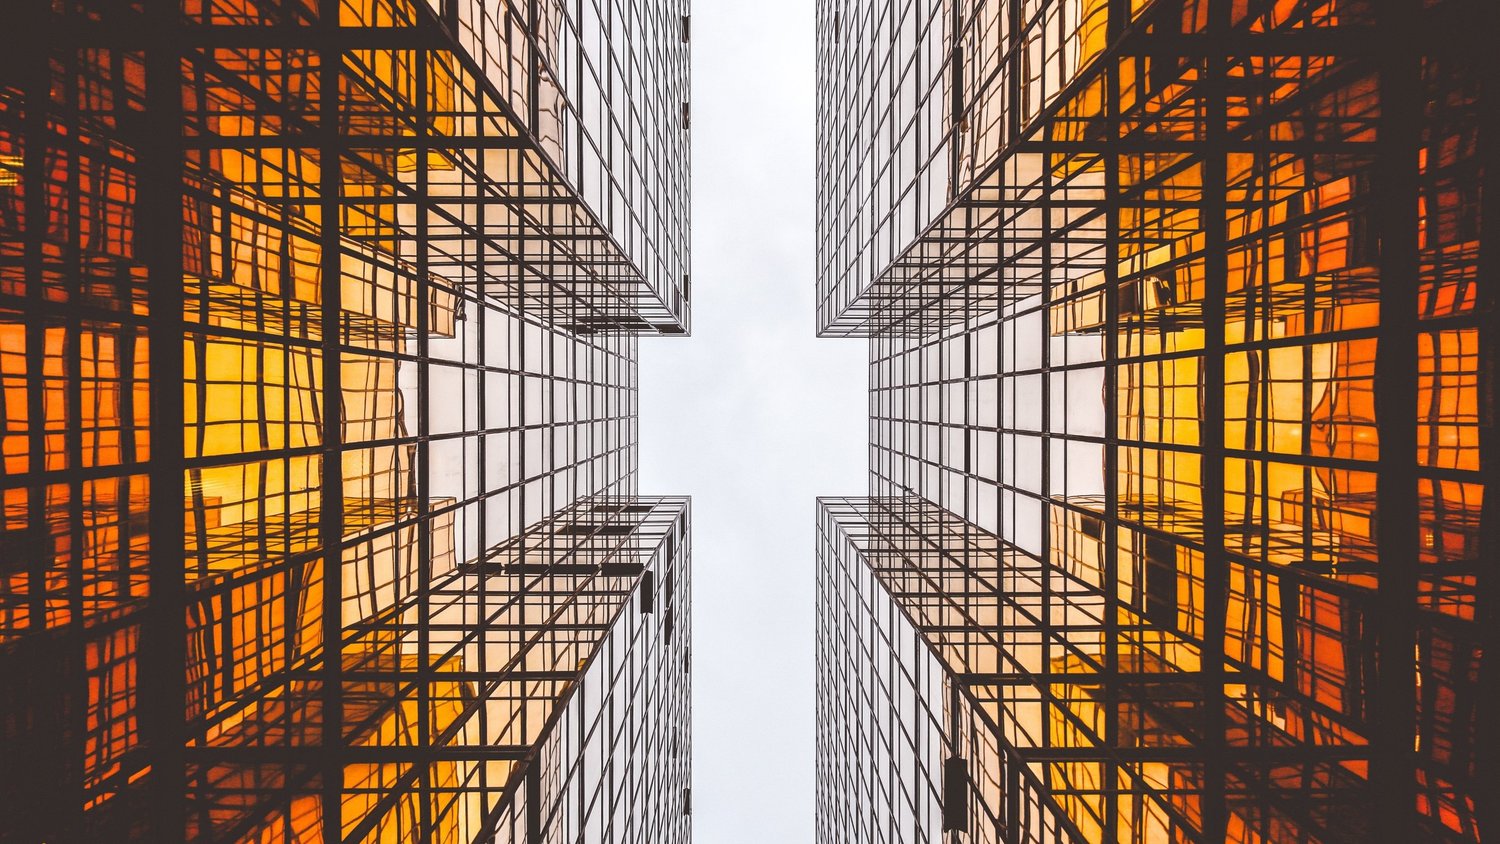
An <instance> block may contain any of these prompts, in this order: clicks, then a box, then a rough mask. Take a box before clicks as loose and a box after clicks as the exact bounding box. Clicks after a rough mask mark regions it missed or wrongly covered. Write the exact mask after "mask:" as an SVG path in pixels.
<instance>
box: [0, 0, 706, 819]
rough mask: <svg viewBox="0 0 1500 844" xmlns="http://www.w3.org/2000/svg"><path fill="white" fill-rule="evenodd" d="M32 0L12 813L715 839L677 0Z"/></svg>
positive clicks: (8, 225) (6, 345) (18, 162)
mask: <svg viewBox="0 0 1500 844" xmlns="http://www.w3.org/2000/svg"><path fill="white" fill-rule="evenodd" d="M15 15H16V20H15V21H14V23H15V26H14V27H8V28H7V30H6V32H5V33H4V34H3V35H0V55H3V59H0V461H3V467H4V471H3V474H0V491H3V494H4V501H3V510H0V673H3V674H4V676H5V677H6V678H7V680H6V682H5V684H4V690H3V691H0V755H3V756H5V757H6V758H10V759H19V758H36V759H38V760H39V763H38V765H37V766H36V767H35V768H34V769H23V768H21V767H20V766H7V767H6V770H5V771H4V772H3V773H0V841H4V842H6V844H10V842H12V841H14V842H20V844H40V842H43V841H45V842H52V844H56V842H74V841H77V842H83V841H106V840H107V841H124V840H149V841H153V842H156V841H160V842H170V841H177V840H182V841H202V842H248V841H255V842H260V843H261V844H269V842H276V841H286V842H292V841H296V842H311V841H321V842H344V841H347V842H363V841H382V842H445V843H446V842H472V841H486V842H488V841H491V840H517V841H523V840H524V841H528V842H531V841H542V840H547V841H551V840H558V841H561V840H563V839H562V838H561V837H559V836H564V835H566V836H568V840H575V839H576V838H577V837H578V836H579V835H582V834H583V833H582V832H577V831H576V830H587V831H588V832H589V834H590V835H593V836H594V837H592V838H590V839H589V840H598V841H620V842H626V841H678V840H685V838H686V836H687V835H688V834H689V828H688V821H687V815H686V809H687V805H686V801H687V799H688V793H687V791H686V789H687V787H688V784H687V776H688V774H687V772H688V763H687V759H688V756H687V752H686V748H687V746H688V737H687V730H688V723H687V689H688V684H687V679H686V671H687V667H688V662H687V657H686V652H687V647H688V612H687V607H686V601H687V591H686V590H687V583H688V577H689V575H688V550H687V548H688V538H687V536H688V515H687V512H686V501H685V500H684V499H642V498H639V497H638V496H637V495H636V484H637V475H636V464H635V460H636V456H635V455H636V448H635V444H636V387H635V385H636V357H637V354H636V349H637V337H638V336H639V335H643V334H646V335H654V334H663V333H665V334H679V333H684V332H686V330H687V328H688V303H687V296H686V293H687V291H686V283H687V270H686V267H687V260H688V257H687V252H686V249H687V223H688V219H687V201H686V196H687V193H686V191H687V189H688V185H687V180H686V178H685V167H686V164H685V162H686V160H687V155H686V149H687V134H686V125H685V117H686V86H687V47H686V17H685V16H686V4H685V3H680V2H667V0H661V2H635V3H628V4H620V3H616V4H610V5H609V6H608V8H607V9H602V8H601V7H599V6H597V5H593V4H579V3H573V4H568V5H567V6H566V7H564V6H563V5H562V4H558V3H551V2H531V3H526V4H507V3H500V4H496V3H482V4H481V3H478V2H473V3H468V2H454V1H453V0H449V1H448V2H437V3H430V4H429V3H420V2H411V0H190V2H186V3H163V2H156V0H140V2H128V3H114V2H93V0H68V2H62V3H52V2H33V0H26V1H25V2H22V3H20V4H19V5H18V8H17V9H16V10H15ZM21 41H26V42H28V43H25V44H22V43H20V42H21ZM673 168H677V169H673ZM674 590H675V592H674ZM642 595H649V597H641V596H642ZM653 606H654V607H656V608H657V609H655V611H654V614H653V613H651V612H649V609H650V608H651V607H653ZM642 608H646V609H645V611H643V609H642ZM674 627H675V628H676V629H677V630H678V631H679V632H677V633H676V635H675V637H674V636H673V634H672V632H671V631H672V630H673V629H674ZM620 684H623V685H620ZM617 685H619V686H620V687H619V688H617ZM601 700H605V701H609V702H610V707H611V708H610V709H609V710H608V712H609V713H611V714H610V718H608V719H602V718H601V716H600V714H599V712H600V710H598V709H597V708H596V704H597V702H598V701H601ZM601 725H603V726H601ZM568 730H577V731H578V733H577V735H576V736H574V735H573V734H571V733H568V734H566V735H565V734H564V733H565V732H566V731H568ZM663 748H670V749H671V751H672V752H667V751H665V750H664V749H663ZM600 758H603V759H604V760H605V761H604V762H600V761H599V760H600ZM544 780H545V781H547V782H548V783H549V785H548V786H547V788H551V789H554V791H555V792H556V794H555V795H554V796H553V797H548V798H547V799H548V800H551V801H553V802H554V803H556V805H554V806H552V808H549V809H547V811H545V812H543V813H542V814H541V815H539V816H538V815H536V814H535V812H533V813H532V814H530V815H527V814H525V813H524V811H523V813H522V815H520V816H519V817H520V818H521V820H520V821H519V823H520V826H517V825H516V823H512V824H511V827H509V828H507V830H508V831H507V832H506V834H515V835H519V836H521V837H519V838H515V839H510V838H506V837H505V836H504V835H502V830H501V818H502V816H505V815H506V813H507V812H511V813H514V812H515V811H517V810H516V808H515V807H517V806H523V807H524V806H541V805H543V802H544V801H540V800H531V801H530V802H528V798H527V790H526V789H527V786H526V785H525V783H526V782H533V781H534V782H542V781H544ZM549 793H550V792H547V791H546V790H545V789H544V790H543V794H544V795H546V794H549ZM557 795H562V796H567V797H568V799H569V800H573V799H574V797H573V796H574V795H578V797H577V807H576V810H575V806H574V804H573V803H568V804H567V805H563V803H562V802H558V801H560V800H561V799H562V798H561V797H559V796H557ZM585 797H586V798H587V800H585V799H584V798H585ZM549 805H550V804H549ZM570 830H572V831H570ZM599 830H603V831H602V832H599ZM595 833H597V834H595ZM547 836H552V837H547ZM601 836H602V837H601Z"/></svg>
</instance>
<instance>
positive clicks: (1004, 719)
mask: <svg viewBox="0 0 1500 844" xmlns="http://www.w3.org/2000/svg"><path fill="white" fill-rule="evenodd" d="M1486 14H1487V13H1486V12H1483V11H1481V9H1480V8H1479V7H1478V6H1476V5H1475V4H1469V3H1465V2H1461V1H1460V0H1433V2H1395V3H1371V2H1366V0H1276V2H1272V1H1271V0H1264V2H1262V0H988V2H978V1H977V0H976V2H958V1H957V0H954V2H938V1H937V0H933V1H932V2H915V3H911V4H905V5H902V6H897V7H892V6H890V5H888V4H877V3H870V2H860V1H858V0H847V1H843V0H827V2H823V3H821V4H820V6H819V24H818V26H819V30H818V43H819V97H820V106H819V127H820V135H819V142H818V143H819V155H820V167H819V172H820V174H821V176H820V184H819V196H818V207H819V214H820V219H819V231H820V238H821V240H820V253H819V280H818V284H819V315H818V325H819V329H820V331H821V332H822V333H823V334H824V335H826V336H852V337H864V338H869V339H868V342H869V345H870V405H869V406H870V494H871V495H872V496H874V498H871V499H861V500H851V501H842V502H833V501H829V502H824V504H823V505H822V507H821V509H820V513H821V515H820V524H821V525H822V526H823V530H822V536H823V538H822V539H821V540H820V586H819V594H820V598H819V607H820V611H821V612H822V613H823V616H824V617H823V618H822V620H821V621H820V630H819V655H820V657H819V658H820V669H819V682H820V692H819V718H820V728H819V742H820V745H819V747H820V757H819V779H820V794H819V824H820V833H819V834H820V840H822V841H830V842H831V841H875V840H890V841H896V840H905V841H917V840H923V841H925V840H938V839H937V836H938V835H939V834H940V833H941V832H942V829H940V828H939V826H938V824H939V821H936V820H933V818H934V817H940V816H942V815H943V814H944V812H947V811H951V812H952V813H954V815H955V816H954V817H952V818H949V820H950V821H952V825H951V826H949V827H945V828H946V829H950V830H951V831H952V832H950V833H949V834H954V835H955V837H954V838H953V840H997V841H1053V840H1076V841H1089V842H1099V841H1108V842H1115V841H1131V842H1156V841H1205V842H1218V841H1243V842H1251V841H1254V842H1262V841H1264V842H1279V841H1298V842H1302V841H1367V840H1392V841H1396V840H1401V841H1406V840H1413V841H1415V840H1421V841H1478V840H1481V838H1482V837H1483V833H1484V831H1485V830H1486V829H1491V830H1493V829H1494V828H1495V826H1494V824H1495V821H1494V819H1493V818H1491V817H1490V814H1489V813H1492V812H1493V811H1494V810H1495V806H1493V805H1492V804H1493V803H1494V802H1495V801H1494V798H1493V796H1491V792H1492V791H1493V789H1492V788H1490V787H1489V786H1487V783H1491V782H1492V781H1493V780H1492V779H1491V778H1492V777H1493V769H1492V768H1489V769H1487V768H1486V767H1485V766H1487V765H1493V762H1492V761H1491V760H1493V759H1496V758H1500V736H1497V733H1496V732H1495V731H1494V729H1493V727H1491V726H1489V725H1487V724H1486V723H1485V719H1484V718H1483V717H1482V713H1483V711H1484V709H1485V705H1484V701H1485V700H1486V699H1487V697H1486V696H1487V695H1488V696H1490V697H1492V696H1493V694H1494V691H1493V690H1494V688H1495V686H1494V675H1495V669H1494V666H1493V665H1492V664H1491V663H1493V659H1491V660H1490V661H1489V662H1486V660H1485V659H1484V651H1485V650H1486V646H1487V645H1488V647H1489V649H1490V650H1491V651H1492V652H1493V650H1494V648H1495V637H1496V634H1497V631H1496V629H1495V628H1496V626H1495V625H1494V623H1493V619H1492V618H1490V616H1491V614H1492V613H1493V610H1494V607H1493V600H1492V598H1493V596H1492V594H1491V593H1492V589H1491V588H1490V584H1491V581H1492V580H1493V576H1492V574H1491V572H1490V571H1489V568H1490V562H1491V561H1492V560H1494V559H1496V550H1497V548H1496V545H1497V538H1500V527H1497V525H1496V523H1495V519H1494V518H1493V513H1492V512H1491V511H1492V510H1493V506H1492V505H1493V502H1487V500H1486V497H1485V488H1486V486H1487V481H1488V479H1489V478H1490V477H1491V476H1492V475H1493V466H1492V465H1491V464H1492V463H1493V455H1494V453H1495V449H1494V430H1495V429H1494V420H1493V411H1492V408H1490V406H1489V405H1490V400H1489V399H1488V398H1486V397H1487V396H1491V395H1492V394H1493V391H1494V384H1493V379H1494V376H1493V374H1491V373H1490V372H1489V371H1488V369H1489V368H1491V367H1487V366H1486V365H1485V364H1483V363H1482V362H1483V361H1487V360H1491V359H1493V355H1494V354H1495V339H1494V332H1493V331H1491V330H1490V329H1489V328H1486V326H1485V321H1484V315H1486V314H1492V313H1494V312H1495V305H1496V302H1495V293H1494V290H1493V289H1492V288H1493V287H1494V286H1493V285H1486V284H1483V283H1481V281H1480V279H1481V278H1482V277H1483V273H1484V268H1485V267H1486V266H1487V264H1486V262H1487V261H1488V259H1487V258H1486V257H1485V256H1486V255H1487V254H1488V253H1487V252H1485V251H1484V250H1483V248H1482V223H1483V216H1484V215H1483V213H1482V212H1483V211H1484V210H1485V209H1486V208H1487V207H1488V206H1487V204H1486V201H1485V200H1484V195H1485V189H1486V187H1487V186H1488V184H1487V182H1488V175H1489V174H1490V173H1491V172H1493V168H1492V167H1490V166H1489V165H1490V164H1491V162H1492V161H1493V156H1492V154H1491V153H1488V152H1486V147H1485V146H1484V144H1483V143H1481V136H1482V132H1483V131H1485V130H1484V129H1483V128H1482V127H1486V126H1488V125H1491V124H1494V123H1495V112H1494V107H1493V105H1492V100H1491V99H1490V98H1487V96H1486V94H1487V93H1488V92H1487V91H1486V90H1485V89H1484V86H1485V85H1486V84H1487V83H1488V81H1489V80H1493V79H1494V76H1493V73H1494V71H1493V57H1487V56H1485V55H1484V53H1485V51H1484V50H1483V49H1482V48H1481V47H1480V46H1479V45H1478V42H1477V41H1476V40H1475V39H1474V38H1473V37H1471V35H1470V34H1469V33H1470V32H1472V31H1475V30H1483V29H1484V28H1485V26H1486V22H1487V21H1491V19H1490V18H1487V17H1486ZM840 537H845V538H843V539H840ZM918 581H919V582H920V585H921V589H916V588H915V586H914V583H917V582H918ZM976 593H977V594H976ZM976 601H978V602H979V603H980V604H981V607H980V608H976V607H975V602H976ZM896 610H899V615H900V618H899V619H896V618H895V616H894V615H893V614H892V613H893V611H896ZM934 614H936V616H935V615H934ZM851 630H857V631H858V633H854V632H850V631H851ZM964 636H967V637H968V639H967V640H966V641H981V642H982V644H981V648H980V649H981V651H983V650H985V649H989V651H991V652H988V653H985V654H983V655H982V656H979V657H975V656H974V655H973V654H972V653H967V652H964V653H960V652H958V651H955V650H954V648H955V647H956V646H955V645H954V644H953V642H954V640H955V639H957V638H962V637H964ZM898 639H899V640H900V641H898ZM912 639H914V640H916V643H917V644H919V645H921V647H915V648H913V647H912V646H911V645H909V644H907V640H912ZM934 674H935V676H930V675H934ZM872 684H873V685H872ZM955 689H956V691H955ZM855 690H862V691H855ZM1486 690H1489V691H1486ZM908 693H912V694H915V695H916V696H917V700H918V702H917V703H915V704H912V706H915V707H916V708H915V710H913V709H912V708H911V707H910V706H908V704H907V703H906V702H905V701H904V699H902V698H901V697H900V696H901V695H906V694H908ZM892 701H894V703H892ZM886 706H890V707H893V708H892V709H891V711H893V712H899V713H901V714H900V716H899V717H894V718H893V723H895V724H897V725H899V726H901V727H902V728H903V729H905V730H906V731H907V732H906V733H905V734H903V735H897V734H894V733H891V732H884V733H872V732H870V731H873V730H876V729H877V727H876V725H875V724H873V723H871V722H868V719H867V716H870V713H871V712H881V711H884V710H883V709H882V707H886ZM913 712H916V713H917V714H912V713H913ZM921 713H926V714H921ZM976 724H982V727H975V726H974V725H976ZM976 729H977V730H979V732H982V733H984V735H985V739H984V741H983V742H981V741H978V740H976V739H974V738H973V734H974V732H975V730H976ZM876 736H878V739H877V738H875V737H876ZM913 742H916V744H913ZM912 747H915V748H916V750H915V751H914V752H915V753H916V755H915V756H911V755H910V753H909V752H908V751H909V749H910V748H912ZM903 754H906V755H903ZM949 757H952V758H956V759H959V760H961V761H960V762H958V763H951V764H952V765H953V766H954V767H952V768H944V767H943V766H945V765H949V764H950V762H949V761H948V759H949ZM945 772H946V773H947V774H950V775H952V776H953V777H954V778H955V779H961V780H963V781H964V782H966V783H967V787H960V786H959V785H952V786H949V785H945V780H944V777H943V776H940V774H942V773H945ZM837 783H842V784H843V785H835V784H837ZM856 784H858V787H856ZM950 788H951V792H949V791H945V789H950ZM861 789H863V790H861ZM882 793H886V794H889V795H908V796H910V795H925V796H923V797H922V798H921V799H920V800H916V802H912V801H911V800H906V801H901V800H897V799H895V798H894V797H890V798H889V799H884V800H883V801H877V802H881V809H880V811H882V812H884V811H885V810H886V807H891V811H892V812H893V813H894V814H892V815H891V817H890V820H889V822H888V823H883V824H880V825H877V827H870V826H868V825H865V826H861V824H869V823H870V821H869V818H868V815H866V814H864V813H863V812H862V811H853V810H852V809H851V808H850V807H851V805H852V804H851V803H849V801H850V800H852V799H854V798H853V797H849V796H848V795H850V794H864V795H867V796H868V795H872V794H882ZM923 801H927V802H925V803H924V802H923ZM960 810H961V811H960ZM934 813H936V814H934ZM959 815H961V816H962V818H961V819H960V818H959V817H958V816H959ZM963 836H967V837H963ZM945 840H946V839H945Z"/></svg>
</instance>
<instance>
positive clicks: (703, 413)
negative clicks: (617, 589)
mask: <svg viewBox="0 0 1500 844" xmlns="http://www.w3.org/2000/svg"><path fill="white" fill-rule="evenodd" d="M813 8H814V4H813V3H811V2H809V0H757V2H753V3H752V2H736V0H703V1H702V2H698V3H696V4H695V7H694V9H693V22H692V38H693V43H692V51H693V103H692V115H693V126H692V132H693V141H692V142H693V336H692V337H691V338H688V339H685V340H676V339H661V340H649V341H645V342H643V343H642V344H641V367H640V390H641V392H640V402H641V407H640V420H641V428H640V438H641V447H640V460H641V463H640V465H641V492H642V494H646V495H663V494H688V495H691V496H693V567H694V568H693V577H694V583H693V617H694V619H693V686H694V689H693V728H694V729H693V744H694V752H693V831H694V838H695V839H696V840H697V841H699V842H701V844H737V842H747V843H748V842H755V844H764V843H765V842H811V841H812V840H813V644H814V642H813V635H814V634H813V582H814V573H815V570H814V547H813V527H814V521H813V520H814V511H813V499H814V497H815V496H818V495H858V494H861V493H862V492H863V491H864V488H865V443H866V425H865V412H866V403H865V379H866V376H865V372H866V369H865V354H866V350H865V344H864V341H859V340H818V339H816V338H815V337H814V336H813V282H814V280H813V257H814V230H813V217H814V208H813V197H814V176H813V159H814V149H813V103H814V91H813Z"/></svg>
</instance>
